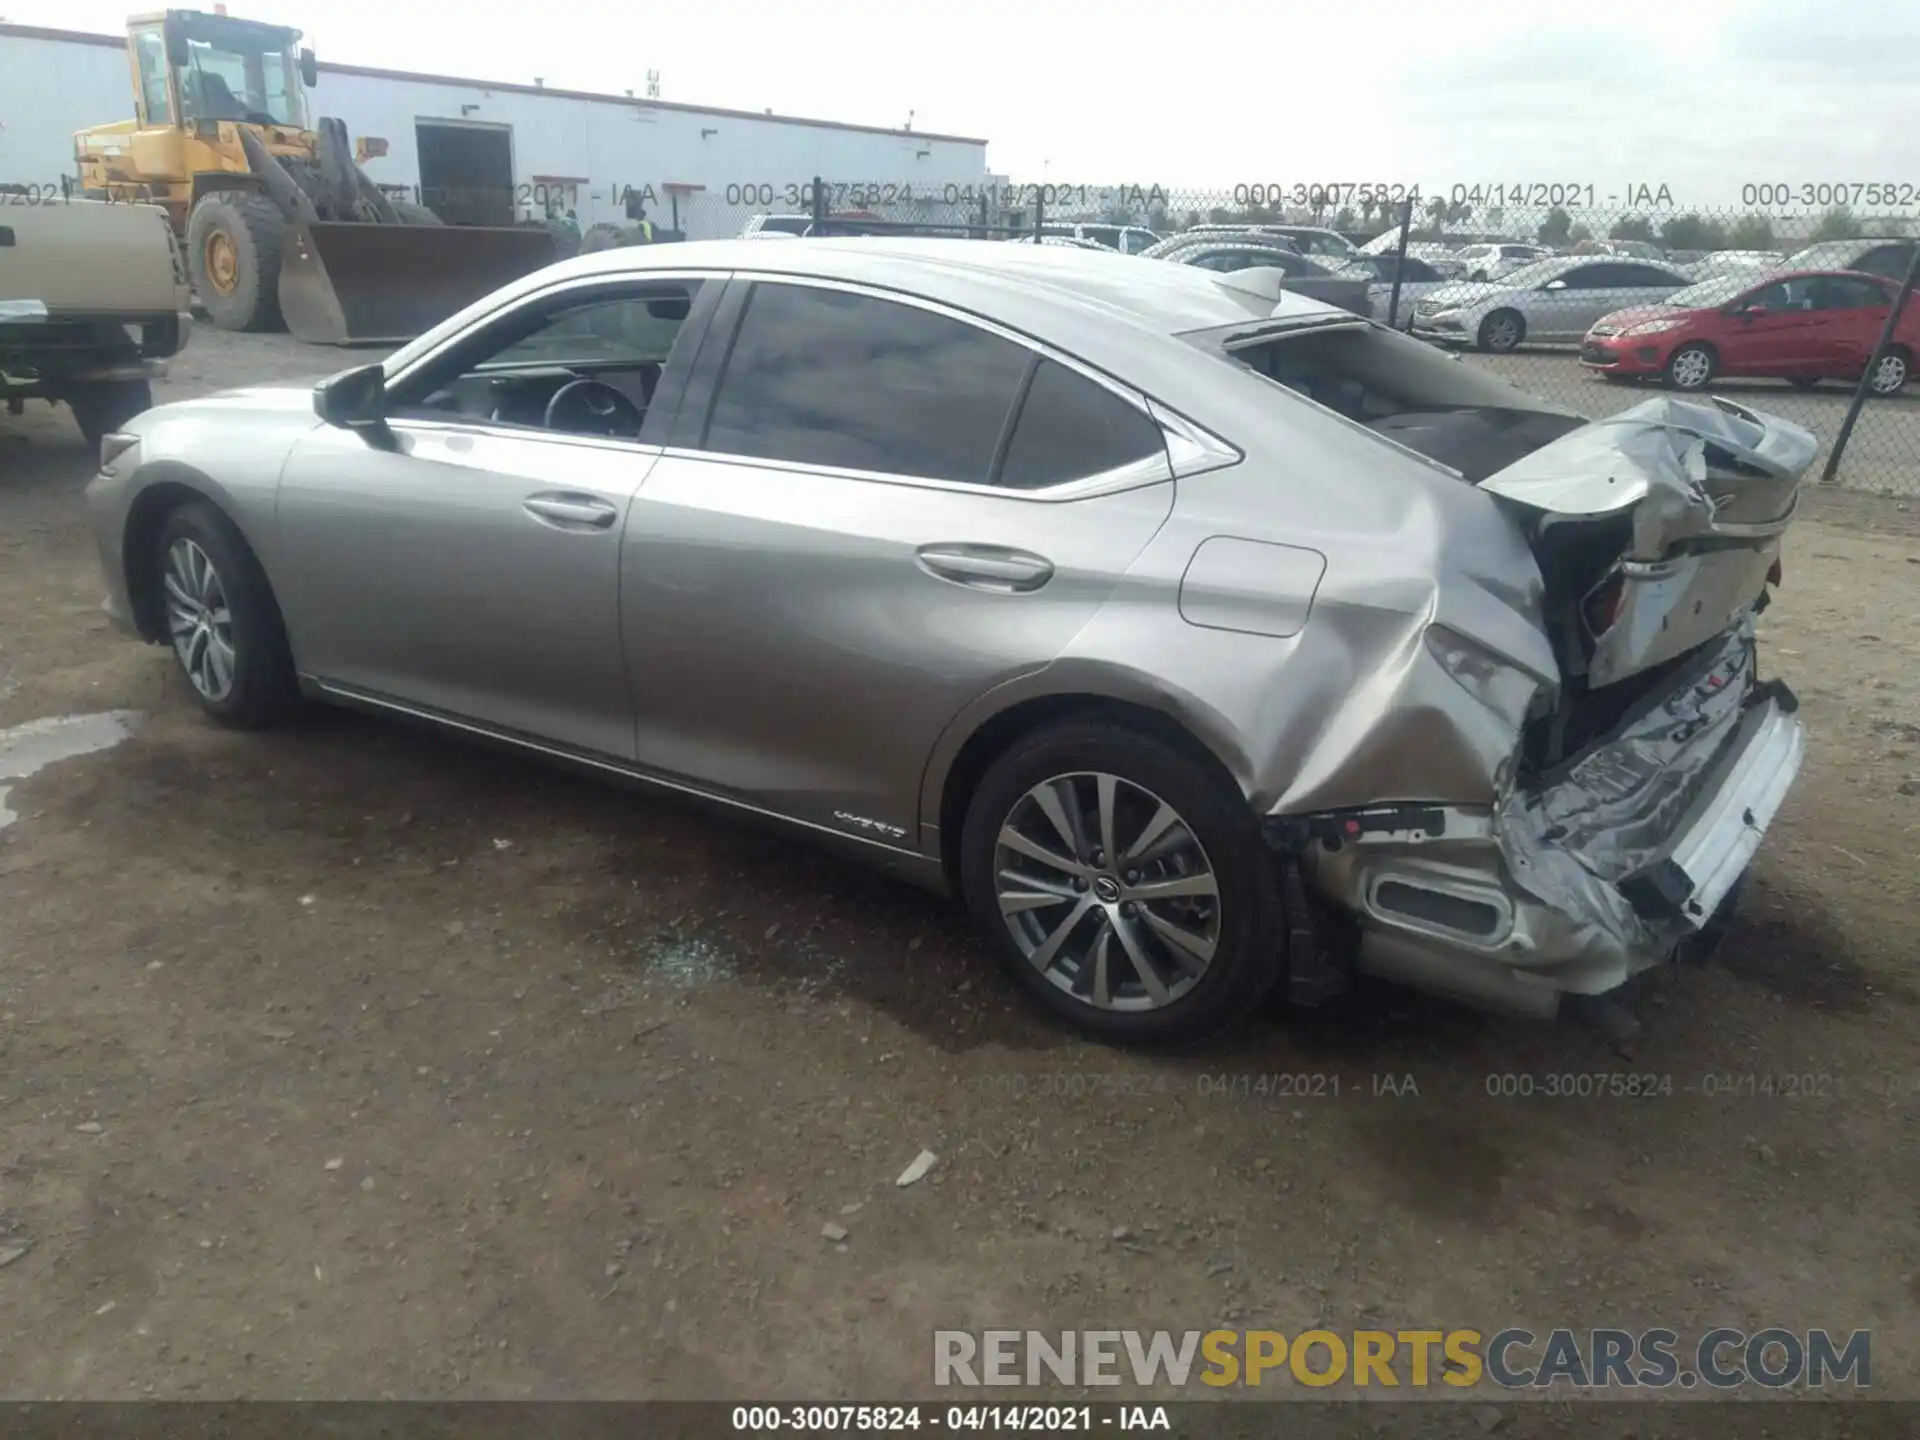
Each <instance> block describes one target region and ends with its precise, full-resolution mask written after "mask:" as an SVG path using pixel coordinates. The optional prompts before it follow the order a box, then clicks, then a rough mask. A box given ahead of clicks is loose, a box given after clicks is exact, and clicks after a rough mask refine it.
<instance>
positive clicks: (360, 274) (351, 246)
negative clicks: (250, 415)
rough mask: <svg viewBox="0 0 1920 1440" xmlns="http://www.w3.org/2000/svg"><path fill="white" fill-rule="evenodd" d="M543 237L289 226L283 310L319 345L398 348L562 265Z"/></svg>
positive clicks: (293, 326)
mask: <svg viewBox="0 0 1920 1440" xmlns="http://www.w3.org/2000/svg"><path fill="white" fill-rule="evenodd" d="M559 258H560V257H559V255H558V254H557V253H556V251H555V248H554V243H553V237H552V236H551V235H550V234H549V233H548V232H547V231H545V230H542V229H537V228H532V227H527V228H512V229H509V228H505V227H500V228H491V227H489V228H482V227H480V226H467V225H370V224H363V223H357V222H350V221H329V220H312V221H304V222H299V223H296V224H294V225H292V226H290V227H289V228H288V231H287V245H286V251H285V253H284V255H283V256H282V258H281V264H280V313H281V314H282V315H283V316H284V317H285V318H286V322H287V329H288V330H289V331H291V332H292V333H293V334H294V335H295V336H296V337H298V338H299V339H301V340H305V341H307V342H308V343H309V344H314V345H363V344H388V345H397V344H399V343H400V342H401V341H403V340H411V339H413V337H414V336H416V335H418V334H420V333H421V332H423V331H425V330H429V329H431V328H432V327H433V326H435V325H438V324H439V323H440V322H441V321H442V320H444V319H446V318H447V317H448V316H449V315H452V314H453V313H455V312H456V311H458V310H461V309H464V308H465V307H466V306H468V305H470V304H472V303H473V302H474V301H475V300H478V299H480V298H481V297H482V296H484V295H487V294H489V293H490V292H492V291H494V290H498V289H499V288H500V287H501V286H502V285H505V284H506V283H507V282H508V281H510V280H517V279H519V278H520V277H521V276H522V275H528V274H531V273H532V272H533V271H535V270H539V269H541V268H542V267H544V266H547V265H551V264H552V263H553V262H554V261H555V260H557V259H559Z"/></svg>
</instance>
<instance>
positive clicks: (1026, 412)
mask: <svg viewBox="0 0 1920 1440" xmlns="http://www.w3.org/2000/svg"><path fill="white" fill-rule="evenodd" d="M1165 455H1166V441H1165V440H1164V439H1162V438H1161V435H1160V427H1159V426H1158V425H1156V424H1154V423H1153V421H1152V419H1151V418H1149V417H1148V416H1147V415H1146V414H1145V413H1144V412H1142V411H1141V410H1139V409H1138V408H1136V407H1135V406H1132V405H1129V404H1128V403H1127V402H1126V401H1124V400H1122V399H1121V398H1120V397H1119V396H1118V395H1115V394H1114V393H1113V392H1112V391H1110V390H1108V389H1106V388H1105V387H1104V386H1101V385H1097V384H1095V383H1094V382H1093V381H1091V380H1089V379H1088V378H1087V377H1086V376H1084V375H1082V374H1080V373H1079V372H1078V371H1076V370H1071V369H1069V368H1068V367H1067V366H1065V365H1062V364H1060V363H1059V362H1058V361H1054V360H1042V361H1041V362H1040V366H1039V368H1038V369H1037V370H1035V371H1034V374H1033V384H1032V385H1031V386H1030V387H1029V388H1028V390H1027V398H1026V400H1025V402H1024V403H1023V404H1022V405H1021V407H1020V418H1019V420H1017V421H1016V422H1015V423H1014V428H1013V438H1012V439H1011V440H1010V441H1009V442H1008V445H1007V456H1006V460H1005V461H1004V462H1003V464H1002V466H1001V470H1000V476H999V483H1000V484H1001V485H1003V486H1005V487H1006V488H1007V489H1009V490H1038V489H1041V488H1043V487H1044V486H1048V485H1059V484H1063V483H1065V482H1066V481H1068V480H1078V479H1081V478H1083V477H1085V476H1088V475H1098V474H1101V473H1102V472H1104V471H1107V470H1115V469H1118V468H1119V467H1120V466H1122V465H1130V464H1132V463H1133V462H1134V461H1136V460H1144V459H1147V458H1149V457H1152V456H1160V457H1164V456H1165Z"/></svg>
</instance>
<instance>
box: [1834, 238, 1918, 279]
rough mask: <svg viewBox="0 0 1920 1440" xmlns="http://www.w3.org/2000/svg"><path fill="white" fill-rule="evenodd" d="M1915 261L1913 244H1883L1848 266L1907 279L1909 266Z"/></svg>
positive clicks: (1892, 277)
mask: <svg viewBox="0 0 1920 1440" xmlns="http://www.w3.org/2000/svg"><path fill="white" fill-rule="evenodd" d="M1912 263H1913V247H1912V246H1911V245H1882V246H1880V247H1879V248H1878V249H1877V250H1869V251H1868V252H1867V253H1866V254H1864V255H1862V256H1861V257H1860V258H1859V259H1858V260H1856V261H1854V263H1853V264H1852V265H1849V266H1848V267H1847V268H1848V269H1849V270H1864V271H1866V272H1867V274H1869V275H1884V276H1886V277H1887V279H1889V280H1905V279H1906V278H1907V266H1908V265H1910V264H1912Z"/></svg>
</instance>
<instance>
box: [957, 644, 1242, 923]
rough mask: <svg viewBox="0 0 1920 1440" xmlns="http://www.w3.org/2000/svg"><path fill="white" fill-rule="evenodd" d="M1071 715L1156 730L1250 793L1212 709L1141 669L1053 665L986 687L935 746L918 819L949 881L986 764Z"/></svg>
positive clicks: (1227, 732) (1227, 731)
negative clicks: (997, 686) (983, 692)
mask: <svg viewBox="0 0 1920 1440" xmlns="http://www.w3.org/2000/svg"><path fill="white" fill-rule="evenodd" d="M1070 719H1076V720H1109V721H1112V722H1114V723H1116V724H1119V725H1122V726H1125V727H1128V728H1131V729H1135V730H1139V731H1141V732H1143V733H1145V734H1148V735H1152V736H1154V737H1155V738H1157V739H1160V740H1163V741H1165V742H1166V743H1167V744H1169V745H1172V746H1173V747H1174V748H1175V749H1177V750H1179V751H1181V752H1182V753H1183V754H1185V755H1186V756H1187V757H1188V758H1190V759H1192V760H1193V761H1194V762H1195V763H1197V764H1199V765H1200V766H1201V767H1202V768H1203V769H1205V770H1207V771H1208V772H1209V773H1211V774H1212V775H1213V776H1214V777H1215V778H1216V779H1218V780H1219V781H1220V783H1221V784H1223V785H1225V786H1228V787H1229V788H1231V789H1233V790H1235V791H1237V792H1238V793H1240V794H1241V795H1246V794H1247V793H1248V792H1249V789H1250V780H1249V777H1250V776H1251V774H1252V764H1251V762H1250V761H1249V759H1248V757H1247V756H1246V755H1245V754H1244V753H1242V752H1241V751H1240V750H1239V749H1238V748H1237V747H1236V746H1235V745H1234V744H1233V742H1232V741H1231V739H1230V738H1229V736H1230V735H1231V733H1232V732H1231V730H1230V728H1229V727H1228V725H1227V723H1226V721H1225V719H1224V718H1223V717H1221V716H1219V715H1217V714H1216V713H1215V712H1214V711H1213V710H1212V709H1211V707H1208V706H1206V705H1204V704H1203V703H1201V702H1200V701H1198V700H1197V699H1195V698H1193V697H1191V696H1187V695H1182V694H1176V693H1173V692H1170V691H1169V690H1167V689H1166V688H1165V687H1164V685H1163V684H1161V683H1160V682H1157V681H1154V680H1153V679H1152V678H1151V677H1148V676H1145V675H1142V674H1138V673H1136V672H1130V671H1123V670H1110V669H1107V668H1106V667H1099V668H1085V669H1083V668H1081V667H1078V666H1075V667H1073V670H1072V671H1062V670H1059V669H1056V668H1054V667H1049V668H1048V669H1047V670H1042V671H1038V672H1036V673H1034V674H1032V675H1028V676H1023V677H1021V678H1020V679H1018V680H1012V681H1009V682H1007V683H1006V684H1004V685H1002V686H1000V687H999V688H998V689H995V690H990V691H988V692H987V693H986V694H985V695H983V696H981V697H980V698H979V699H978V700H976V701H975V702H974V703H973V704H972V705H970V706H969V707H968V708H967V709H966V710H964V711H962V712H961V714H960V715H959V716H958V717H957V718H956V719H955V720H954V721H953V722H952V723H951V724H950V725H948V727H947V729H946V731H945V732H944V733H943V734H942V735H941V737H940V739H939V741H938V742H936V744H935V747H934V752H933V756H932V758H931V759H930V760H929V762H928V765H927V770H926V775H925V778H924V781H923V783H922V787H921V795H920V823H921V828H922V836H923V843H924V842H925V841H931V842H933V845H935V846H937V853H938V859H939V861H940V866H941V870H942V872H943V873H944V874H945V876H946V878H947V881H948V883H949V885H952V886H954V887H955V888H956V889H957V883H958V877H959V847H960V834H961V830H962V828H963V826H964V824H965V821H966V814H967V806H968V805H969V804H970V803H971V801H972V799H973V795H974V792H975V791H976V790H977V789H978V788H979V785H980V782H981V780H982V779H983V778H985V776H986V773H987V771H988V769H989V768H990V767H991V766H992V765H993V763H994V761H995V760H997V759H999V758H1000V757H1001V756H1002V755H1004V754H1006V753H1007V751H1008V750H1009V749H1011V748H1012V747H1013V746H1014V745H1015V744H1017V743H1018V742H1019V741H1020V740H1021V739H1022V738H1023V737H1025V736H1027V735H1031V734H1033V733H1034V732H1035V731H1036V730H1039V729H1042V728H1044V727H1046V726H1048V725H1053V724H1057V723H1059V722H1061V721H1064V720H1070ZM929 830H931V831H932V832H933V833H932V834H931V835H928V834H927V833H926V832H927V831H929Z"/></svg>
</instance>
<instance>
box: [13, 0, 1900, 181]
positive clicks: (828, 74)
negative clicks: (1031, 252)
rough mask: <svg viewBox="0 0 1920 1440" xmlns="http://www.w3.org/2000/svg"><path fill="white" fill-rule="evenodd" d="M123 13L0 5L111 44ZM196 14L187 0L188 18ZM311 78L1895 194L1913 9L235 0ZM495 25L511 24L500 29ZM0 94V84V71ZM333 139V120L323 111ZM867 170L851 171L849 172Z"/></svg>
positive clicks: (1226, 173)
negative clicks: (362, 68)
mask: <svg viewBox="0 0 1920 1440" xmlns="http://www.w3.org/2000/svg"><path fill="white" fill-rule="evenodd" d="M130 6H131V9H141V8H144V7H142V6H139V5H133V4H131V0H0V15H4V16H5V18H7V19H9V20H13V21H16V22H20V23H25V24H38V25H49V26H59V27H64V28H68V29H89V30H99V31H118V30H120V29H121V28H122V26H123V24H124V21H125V17H126V15H127V14H128V13H130ZM206 8H208V9H211V8H212V3H211V0H206ZM229 8H230V9H231V10H232V12H233V13H234V14H236V15H243V16H247V17H249V18H256V19H262V20H274V21H280V22H283V23H288V24H293V25H298V26H301V27H303V28H305V29H306V30H307V32H308V35H309V37H310V42H311V43H312V44H313V45H314V47H315V49H316V50H317V51H318V52H319V54H320V57H321V59H322V60H336V61H341V62H345V63H355V64H362V65H378V66H387V67H391V68H394V69H403V70H422V71H434V72H439V73H448V74H455V75H462V76H467V77H471V78H476V79H486V80H506V81H518V82H522V83H528V82H531V81H532V79H533V78H534V77H535V76H536V75H537V76H541V77H543V78H544V79H545V81H546V83H547V84H548V85H551V86H559V87H563V88H570V89H581V90H604V91H610V92H613V93H616V94H617V93H619V92H621V91H624V90H627V89H632V90H634V91H636V92H641V93H644V91H645V86H646V72H647V71H648V70H658V71H659V72H660V73H661V77H662V90H661V98H663V99H666V100H678V101H682V102H686V103H694V104H709V105H720V106H726V107H729V108H737V109H744V110H761V109H765V108H768V107H771V108H772V109H774V110H775V111H778V112H783V113H789V114H802V115H813V116H820V117H824V118H829V119H837V120H848V121H856V122H860V123H866V124H879V125H898V124H900V123H902V122H904V121H905V120H906V118H907V116H908V113H909V112H910V111H911V112H912V113H913V115H914V127H915V128H916V129H919V130H928V131H939V132H943V133H949V134H959V135H972V136H979V137H983V138H985V139H987V140H988V141H990V142H991V143H990V145H989V148H988V164H989V166H990V168H991V169H993V170H994V171H996V172H999V173H1003V174H1008V175H1011V176H1013V177H1014V178H1015V179H1018V180H1026V181H1031V180H1038V179H1047V180H1053V181H1062V182H1069V183H1084V184H1093V183H1101V184H1111V183H1116V182H1125V183H1138V184H1142V185H1145V184H1150V183H1158V184H1161V185H1163V186H1169V187H1171V186H1180V185H1185V186H1195V187H1199V186H1207V187H1227V186H1231V185H1234V184H1236V183H1240V182H1256V181H1266V182H1277V183H1281V184H1287V185H1291V184H1295V183H1312V182H1357V181H1370V180H1371V181H1386V182H1402V183H1404V182H1410V181H1417V182H1419V183H1421V184H1422V185H1423V186H1425V187H1426V188H1427V190H1428V191H1429V193H1431V191H1432V190H1433V189H1434V188H1436V187H1441V186H1448V185H1453V184H1469V185H1471V184H1476V183H1478V184H1488V185H1490V184H1496V183H1505V184H1514V183H1527V184H1532V183H1535V182H1559V183H1563V184H1572V185H1580V186H1585V185H1589V184H1590V185H1592V186H1593V187H1594V189H1595V196H1596V200H1597V202H1598V203H1600V204H1606V203H1607V197H1608V196H1610V195H1618V196H1620V197H1621V200H1622V203H1623V204H1624V203H1625V196H1626V195H1627V193H1628V187H1630V186H1636V185H1641V184H1645V185H1648V186H1651V187H1658V186H1659V185H1662V184H1664V185H1666V186H1667V187H1669V189H1670V191H1671V192H1672V194H1673V197H1674V199H1675V200H1676V201H1679V202H1680V203H1682V204H1686V203H1692V204H1698V205H1703V206H1733V205H1736V204H1737V203H1738V202H1739V200H1740V198H1741V185H1742V184H1743V183H1746V182H1761V181H1767V182H1788V183H1793V184H1798V183H1801V182H1845V183H1852V182H1856V181H1883V182H1894V183H1902V182H1904V183H1905V184H1907V185H1908V186H1909V187H1912V186H1916V185H1920V125H1917V124H1915V116H1916V113H1917V112H1920V0H1844V3H1837V0H1606V3H1605V4H1604V5H1597V4H1596V5H1590V6H1580V7H1577V8H1578V12H1579V13H1578V18H1574V17H1573V16H1571V15H1567V18H1561V17H1562V16H1563V15H1566V12H1567V11H1568V10H1571V9H1574V8H1575V7H1558V6H1553V5H1549V4H1543V3H1542V0H1477V3H1471V4H1468V3H1460V0H1453V3H1445V4H1438V5H1427V4H1416V3H1413V0H1340V3H1337V4H1328V3H1316V4H1311V5H1305V6H1293V5H1287V6H1276V5H1275V4H1273V3H1272V0H1264V3H1253V0H1184V3H1182V4H1179V5H1164V4H1155V5H1151V6H1148V5H1139V4H1134V5H1128V4H1124V3H1118V4H1117V3H1114V0H1102V3H1093V0H973V3H970V4H966V5H946V6H939V7H935V6H930V5H915V4H913V3H912V0H904V3H903V0H826V3H824V4H811V5H786V4H774V3H767V0H760V3H756V0H699V3H694V4H660V5H644V6H641V5H634V4H631V3H628V4H619V5H614V4H607V3H603V0H541V3H539V4H538V5H515V6H511V7H508V6H501V7H498V8H492V9H479V10H476V9H466V10H460V9H457V8H456V9H451V10H450V9H447V8H445V7H434V8H432V9H428V8H427V7H425V6H418V7H414V6H403V5H396V4H393V3H391V0H387V3H380V0H327V3H326V4H325V5H324V6H322V5H312V4H309V5H306V6H301V5H293V4H289V5H286V6H281V5H279V4H276V3H269V0H248V3H240V0H235V3H233V4H231V5H230V7H229ZM508 16H513V17H514V18H513V19H508V18H507V17H508ZM0 83H3V82H0ZM348 120H349V123H351V117H348ZM850 178H873V177H850Z"/></svg>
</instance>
